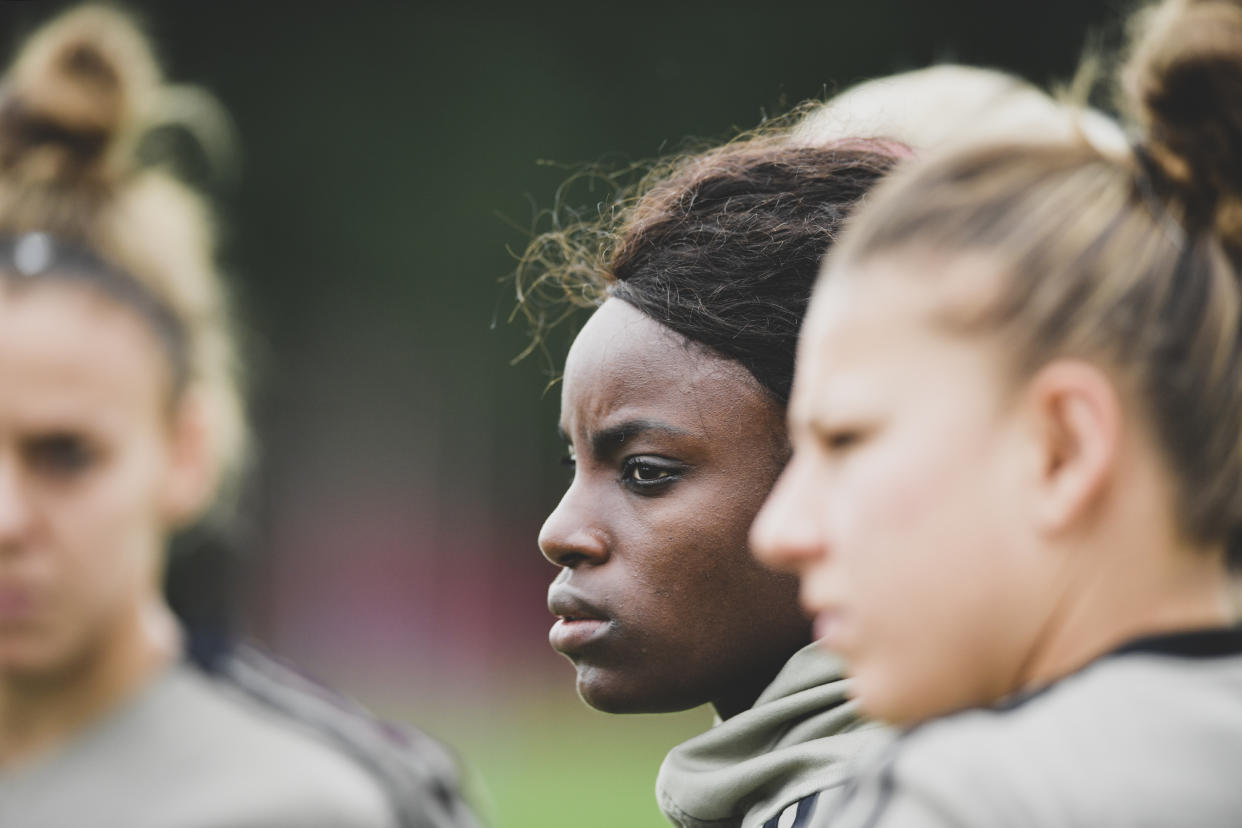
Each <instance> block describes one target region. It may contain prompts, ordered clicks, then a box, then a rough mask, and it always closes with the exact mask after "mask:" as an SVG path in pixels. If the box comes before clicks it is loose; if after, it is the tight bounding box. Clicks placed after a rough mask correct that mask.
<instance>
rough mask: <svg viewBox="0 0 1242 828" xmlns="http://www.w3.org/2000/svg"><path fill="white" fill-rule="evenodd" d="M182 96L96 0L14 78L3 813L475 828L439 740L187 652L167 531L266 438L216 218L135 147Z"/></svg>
mask: <svg viewBox="0 0 1242 828" xmlns="http://www.w3.org/2000/svg"><path fill="white" fill-rule="evenodd" d="M161 94H162V86H161V80H160V76H159V72H158V70H157V68H156V66H155V64H154V61H153V60H152V58H151V55H150V50H149V48H148V46H147V44H146V42H145V41H144V39H143V38H142V36H141V35H140V34H139V33H138V32H137V31H136V29H135V28H134V27H133V25H132V24H131V23H130V21H129V20H127V19H126V18H125V17H124V16H122V15H120V14H119V13H118V12H116V11H114V10H110V9H105V8H91V7H87V8H83V9H79V10H76V11H73V12H70V13H69V14H67V15H66V16H64V17H62V18H60V19H58V20H56V21H54V22H53V23H51V24H49V25H48V26H46V27H45V28H44V29H42V30H41V31H39V32H38V33H37V34H35V35H34V36H33V37H32V38H31V39H30V40H29V41H28V42H27V43H26V44H25V45H24V47H23V49H22V52H21V55H20V57H19V58H18V60H17V62H16V63H15V65H14V66H13V68H12V70H11V71H10V73H9V74H8V76H7V77H6V78H5V82H4V85H3V88H2V90H0V825H3V826H6V828H9V827H10V826H11V827H12V828H17V826H21V828H37V826H57V827H58V828H62V827H63V826H66V825H87V824H89V825H95V826H118V827H119V826H124V827H125V828H139V826H160V827H161V828H171V827H172V826H295V825H296V826H324V827H325V828H327V826H366V827H367V828H370V827H371V826H376V827H377V828H378V826H398V825H406V826H413V825H420V826H447V825H456V824H468V823H462V822H458V821H457V820H456V818H455V816H454V814H456V813H457V811H456V809H457V808H458V807H459V806H460V803H459V802H458V801H457V800H456V795H455V792H454V790H453V787H452V783H451V779H450V778H449V777H447V776H445V775H443V774H441V772H440V770H439V768H438V766H437V765H435V764H434V761H433V759H434V757H435V756H438V754H434V753H432V752H429V751H428V750H425V749H423V748H422V747H421V746H420V747H417V748H416V747H415V746H414V745H412V744H411V745H400V744H398V743H395V742H391V741H390V740H388V739H387V737H386V736H383V735H381V731H380V729H379V728H378V727H377V726H375V725H373V724H372V723H371V722H370V721H369V720H367V719H365V717H362V716H360V715H357V714H354V713H352V712H348V711H346V710H345V709H344V708H343V707H341V706H339V705H336V704H335V703H334V702H330V701H327V700H326V699H325V697H324V696H323V695H322V694H320V693H318V692H317V691H315V690H312V689H309V686H308V685H303V684H299V683H298V681H297V680H295V679H293V677H292V676H291V675H290V674H287V673H284V672H282V671H281V670H279V668H276V667H275V666H273V665H271V664H270V663H268V662H264V661H263V660H262V659H258V658H232V659H224V660H223V661H222V663H221V664H220V665H219V667H220V672H219V673H218V674H216V675H208V674H206V673H204V672H202V671H200V670H198V669H197V668H195V667H193V666H191V665H190V664H189V663H187V662H186V661H185V660H184V658H183V652H182V641H181V632H180V630H179V627H178V624H177V621H176V619H175V618H174V617H173V615H172V613H171V612H170V610H169V608H168V606H167V604H166V603H165V601H164V598H163V595H162V591H161V575H162V572H163V568H164V558H165V555H166V551H167V546H168V541H169V538H170V535H171V534H172V533H173V532H174V530H176V529H178V528H180V527H183V526H186V525H187V524H189V523H191V522H193V521H195V520H197V519H199V518H200V517H201V516H202V515H203V514H204V512H205V511H206V510H207V509H208V508H209V507H210V506H211V505H212V503H213V500H214V499H215V498H216V497H217V495H218V494H219V491H220V489H221V487H222V485H223V484H224V482H226V481H228V480H229V479H231V478H233V477H234V476H235V474H236V472H237V471H238V467H239V466H240V464H241V458H242V453H243V449H244V444H245V439H244V436H245V430H244V426H243V417H242V404H241V393H240V389H239V383H238V378H237V371H236V364H235V363H236V353H235V346H234V339H233V334H232V331H231V328H230V325H231V322H230V315H229V310H228V307H227V302H226V300H225V296H224V292H223V289H222V285H221V282H220V277H219V274H218V272H217V270H216V267H215V264H214V260H213V244H212V239H211V232H210V227H209V221H208V217H207V214H206V210H205V209H204V206H203V204H202V203H201V202H200V200H199V199H198V198H197V197H196V196H195V195H194V194H192V193H191V192H189V191H188V190H187V189H186V188H185V187H184V186H182V185H181V184H180V183H179V182H178V181H176V180H175V179H174V178H172V177H171V176H170V175H169V174H167V173H166V172H164V171H162V170H160V169H156V168H151V167H143V166H141V165H140V164H139V163H138V161H137V157H138V153H137V150H138V143H139V140H140V138H141V137H142V134H143V130H144V128H145V127H147V126H149V125H150V124H151V123H153V122H154V120H155V119H156V117H157V116H158V114H159V113H158V107H157V105H158V104H159V102H160V101H161ZM333 711H338V712H333Z"/></svg>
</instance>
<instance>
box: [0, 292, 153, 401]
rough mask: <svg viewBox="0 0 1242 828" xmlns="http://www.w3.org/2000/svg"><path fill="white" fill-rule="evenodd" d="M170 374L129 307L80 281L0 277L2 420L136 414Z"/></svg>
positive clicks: (150, 336) (151, 398)
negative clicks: (23, 281) (19, 281)
mask: <svg viewBox="0 0 1242 828" xmlns="http://www.w3.org/2000/svg"><path fill="white" fill-rule="evenodd" d="M164 373H165V368H164V366H163V363H162V360H161V353H160V351H159V344H158V342H157V341H156V339H155V337H154V335H153V334H151V333H150V332H149V331H148V330H147V329H146V327H145V326H144V325H143V323H142V322H141V320H139V319H138V318H137V317H136V315H135V314H133V313H132V312H130V311H129V310H128V309H126V308H123V307H120V306H118V305H117V304H116V303H115V302H113V301H111V300H109V299H106V298H104V297H102V296H97V295H95V294H94V292H92V291H90V290H87V289H84V288H82V287H80V286H75V285H67V284H58V283H45V284H40V285H37V286H29V285H22V286H19V287H14V286H12V285H7V284H5V283H4V281H3V280H0V424H2V423H5V422H9V421H10V420H15V421H16V424H21V425H37V424H38V423H39V422H40V421H44V420H48V421H50V420H56V419H62V418H63V419H73V418H80V417H85V416H89V417H92V418H95V419H103V420H107V419H120V418H122V417H124V418H130V417H132V416H133V415H134V412H135V410H136V409H140V408H141V407H143V406H147V405H149V404H150V403H151V402H156V403H158V401H159V400H160V399H161V394H162V392H163V389H164V385H165V384H166V380H165V377H164V376H163V374H164Z"/></svg>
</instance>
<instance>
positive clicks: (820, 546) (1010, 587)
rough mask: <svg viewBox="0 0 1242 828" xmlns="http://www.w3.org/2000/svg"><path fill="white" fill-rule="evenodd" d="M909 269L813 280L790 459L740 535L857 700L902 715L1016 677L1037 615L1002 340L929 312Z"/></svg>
mask: <svg viewBox="0 0 1242 828" xmlns="http://www.w3.org/2000/svg"><path fill="white" fill-rule="evenodd" d="M972 266H973V265H972ZM919 267H923V268H926V267H927V265H926V263H924V262H917V261H915V260H914V259H911V258H905V259H896V260H881V261H877V262H869V263H865V264H864V265H863V266H859V267H854V268H852V269H850V270H847V271H843V272H834V273H833V274H832V275H831V276H830V277H829V278H827V279H826V280H825V282H824V284H822V285H821V287H820V288H819V292H818V293H817V294H816V298H815V300H814V303H813V307H812V311H811V313H810V315H809V317H808V320H807V324H806V327H805V328H804V333H803V340H802V343H801V350H800V352H799V362H798V366H797V376H796V379H795V385H794V394H793V399H792V401H791V408H790V422H791V429H792V430H791V438H792V441H793V444H794V457H793V460H792V461H791V463H790V465H789V467H788V468H787V469H786V471H785V473H784V476H783V477H782V479H781V481H780V483H779V484H778V485H777V487H776V490H775V491H774V492H773V495H772V498H771V499H770V500H769V502H768V503H767V504H766V506H765V507H764V510H763V512H762V514H761V515H760V517H759V518H758V520H757V521H756V524H755V527H754V532H753V539H754V545H755V549H756V552H757V554H758V555H759V557H760V558H761V559H762V560H764V561H766V562H768V563H770V564H772V565H774V566H778V567H781V568H784V569H788V570H790V571H795V572H798V573H799V574H800V575H801V577H802V599H803V603H804V605H805V606H806V607H807V608H808V609H809V610H811V611H812V612H813V613H814V614H815V624H816V634H817V636H821V637H822V638H823V643H824V645H825V646H826V647H828V648H829V649H832V650H834V651H836V652H838V653H839V654H841V655H842V656H844V657H845V659H846V660H847V662H848V663H849V666H850V671H851V673H852V674H853V675H854V677H855V679H856V681H855V692H856V694H857V696H858V698H859V699H860V702H861V704H862V706H863V708H864V709H865V710H866V711H867V712H868V713H869V714H870V715H872V716H874V717H877V718H881V719H884V720H887V721H890V722H894V723H898V724H905V723H912V722H916V721H919V720H921V719H925V718H927V717H929V716H932V715H937V714H940V713H945V712H949V711H951V710H955V709H959V708H963V707H967V706H972V705H976V704H985V703H989V702H993V701H995V700H997V699H999V698H1000V697H1002V696H1004V695H1006V694H1007V693H1008V692H1010V691H1011V690H1013V689H1015V688H1014V682H1015V680H1016V677H1017V676H1018V675H1019V673H1020V672H1021V669H1022V664H1021V661H1022V658H1023V654H1024V653H1026V652H1028V651H1029V645H1030V642H1031V640H1032V639H1033V637H1034V636H1035V635H1036V630H1037V625H1038V623H1039V620H1040V619H1041V618H1043V616H1042V615H1041V613H1040V611H1039V610H1038V608H1037V606H1038V604H1039V602H1040V601H1041V597H1040V594H1041V587H1040V586H1039V584H1040V583H1042V578H1043V576H1042V574H1040V563H1039V561H1038V556H1037V555H1035V554H1034V553H1033V551H1032V550H1033V547H1032V544H1031V543H1030V532H1029V531H1028V527H1029V526H1030V521H1029V520H1028V519H1026V518H1025V517H1024V512H1023V508H1024V503H1023V497H1024V494H1023V492H1024V491H1025V489H1024V475H1029V472H1030V468H1031V463H1029V462H1028V461H1029V459H1030V458H1029V454H1030V452H1029V444H1028V443H1027V442H1026V441H1025V440H1024V438H1023V434H1024V431H1023V428H1022V424H1021V422H1020V417H1018V416H1017V415H1016V414H1015V413H1014V412H1013V410H1012V406H1011V405H1010V404H1009V399H1010V397H1009V395H1008V394H1007V392H1006V391H1005V389H1006V388H1007V386H1006V383H1005V377H1004V374H1003V367H1002V365H1001V361H1000V359H999V358H998V356H997V353H998V351H1000V346H999V345H998V344H997V343H995V342H990V341H989V340H987V339H986V338H984V337H967V336H962V335H960V334H955V333H952V332H950V331H948V330H947V329H946V328H944V327H943V326H942V325H940V324H938V323H937V322H936V321H935V318H934V313H935V311H936V309H937V304H936V303H937V302H942V301H943V299H942V298H941V297H942V296H943V292H942V291H940V290H938V289H937V287H922V286H920V285H919V281H920V280H919V279H916V278H910V274H911V273H914V272H916V271H917V269H918V268H919ZM922 281H923V283H924V284H927V280H926V279H924V280H922ZM931 284H933V285H936V286H941V285H943V284H944V281H943V280H937V279H935V278H932V279H931Z"/></svg>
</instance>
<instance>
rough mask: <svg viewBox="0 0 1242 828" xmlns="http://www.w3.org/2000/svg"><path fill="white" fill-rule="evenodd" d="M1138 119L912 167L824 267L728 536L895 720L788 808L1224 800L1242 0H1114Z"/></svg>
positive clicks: (993, 819)
mask: <svg viewBox="0 0 1242 828" xmlns="http://www.w3.org/2000/svg"><path fill="white" fill-rule="evenodd" d="M1141 23H1142V25H1141V26H1139V27H1138V28H1139V31H1140V36H1139V37H1138V39H1137V41H1136V45H1135V47H1134V50H1133V53H1132V55H1131V56H1130V58H1129V60H1128V63H1127V66H1126V70H1125V72H1124V76H1123V77H1124V87H1125V89H1126V98H1127V102H1128V105H1129V107H1130V109H1131V110H1132V111H1133V113H1134V114H1135V116H1136V119H1137V134H1139V135H1140V136H1141V137H1140V138H1139V140H1138V141H1137V143H1136V144H1135V145H1134V147H1133V148H1132V149H1128V150H1126V151H1124V152H1121V153H1118V152H1117V151H1115V149H1114V148H1112V147H1101V146H1098V145H1096V144H1095V143H1093V142H1092V141H1090V140H1088V138H1087V137H1086V136H1083V137H1081V138H1080V139H1079V140H1077V141H1069V142H1066V141H1058V142H1044V143H1040V142H1029V141H1028V142H1025V143H1022V144H1013V143H1003V142H1002V143H997V142H992V143H987V144H983V145H975V146H972V147H969V148H965V149H959V150H955V151H952V152H950V153H948V154H947V155H944V156H941V157H938V158H932V159H928V160H925V161H924V162H922V163H913V164H911V165H910V166H909V167H908V168H906V169H905V170H903V171H900V172H899V173H897V174H896V175H895V176H894V177H893V178H892V179H890V181H889V182H887V183H886V184H885V185H882V186H881V188H879V189H878V190H877V191H876V193H875V196H874V200H873V201H871V202H870V203H869V204H867V205H865V206H864V207H863V209H862V210H861V211H860V212H859V213H858V215H857V222H856V224H854V225H853V226H852V228H851V231H850V232H849V233H848V234H847V236H846V238H844V239H843V240H842V241H841V243H840V245H839V246H838V247H837V249H836V251H835V253H834V255H833V256H832V257H831V259H830V261H829V262H828V265H827V267H826V269H825V270H824V272H823V277H822V284H821V285H820V286H819V287H818V288H817V293H816V295H815V297H814V299H813V302H812V308H811V311H810V313H809V316H808V321H807V325H806V329H805V331H804V335H803V338H802V341H801V344H800V351H799V363H798V368H797V376H796V379H795V383H794V392H793V397H792V401H791V405H790V412H791V414H790V420H791V433H792V437H793V442H794V446H795V451H794V457H793V460H792V461H791V464H790V466H789V467H788V468H787V469H786V471H785V474H784V476H783V478H782V480H781V481H780V483H778V485H777V487H776V490H775V492H774V494H773V496H772V498H771V499H770V500H769V501H768V503H767V504H766V505H765V507H764V510H763V511H762V513H761V514H760V517H759V518H758V520H757V522H756V525H755V527H754V530H753V533H752V540H753V543H754V547H755V549H756V551H757V553H758V554H759V555H760V557H761V558H762V559H764V560H766V561H768V562H769V563H772V564H775V565H778V566H780V567H783V568H786V569H789V570H793V571H797V572H798V573H800V575H801V576H802V589H801V596H802V600H803V603H804V605H805V606H806V607H807V608H808V609H810V610H812V611H813V612H814V613H815V615H816V630H817V634H818V635H819V636H820V638H821V639H822V643H823V645H824V646H826V647H828V648H830V649H832V650H834V651H836V652H837V653H839V654H840V655H842V656H843V657H844V658H845V659H846V661H847V662H848V664H849V670H850V673H851V675H852V679H853V682H854V687H853V693H854V696H855V698H856V699H857V701H858V703H859V705H860V707H861V708H862V710H863V711H865V712H866V713H867V714H869V715H871V716H873V717H876V718H878V719H881V720H884V721H887V722H890V723H893V724H895V725H897V726H899V727H900V728H901V730H902V735H901V736H900V737H899V738H898V739H897V741H896V742H895V744H894V745H892V746H891V747H888V748H886V749H885V750H884V751H882V752H881V753H880V754H879V755H877V756H875V757H873V758H872V759H871V760H870V761H869V762H867V763H865V767H864V769H863V770H862V771H861V772H860V773H859V775H858V777H857V779H856V781H855V783H854V784H853V786H852V788H851V790H850V792H849V793H848V794H847V795H846V796H845V797H844V799H843V804H842V806H841V807H840V808H838V809H836V810H835V811H833V812H832V813H830V814H817V815H816V822H815V824H822V825H832V826H834V828H849V827H850V826H863V825H866V826H995V825H1008V826H1098V825H1109V826H1139V825H1195V826H1208V827H1209V828H1212V827H1214V826H1221V828H1223V827H1224V826H1233V825H1237V824H1238V815H1239V814H1242V789H1239V787H1238V785H1237V783H1236V780H1235V779H1234V775H1235V774H1234V769H1235V768H1236V767H1238V765H1239V764H1240V763H1242V697H1240V696H1239V688H1242V634H1240V633H1239V631H1238V630H1237V629H1236V628H1234V627H1233V626H1231V625H1232V623H1233V618H1232V610H1231V606H1230V600H1229V578H1228V565H1229V564H1230V563H1235V564H1236V563H1237V562H1238V560H1239V555H1240V554H1242V544H1240V543H1239V539H1240V538H1242V440H1239V434H1242V326H1240V324H1239V320H1240V319H1242V284H1240V283H1239V276H1240V272H1239V268H1240V266H1242V110H1240V109H1239V106H1240V101H1242V3H1238V2H1233V1H1232V0H1202V1H1201V2H1196V0H1170V2H1166V3H1164V4H1163V5H1161V6H1160V7H1158V8H1156V9H1155V10H1154V11H1153V12H1150V13H1147V14H1145V15H1143V16H1142V18H1141Z"/></svg>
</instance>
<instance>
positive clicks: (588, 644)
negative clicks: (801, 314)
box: [539, 299, 810, 717]
mask: <svg viewBox="0 0 1242 828" xmlns="http://www.w3.org/2000/svg"><path fill="white" fill-rule="evenodd" d="M781 417H782V412H781V410H780V407H779V406H778V405H777V404H776V403H774V402H773V401H772V400H771V399H770V398H769V396H768V395H767V394H766V392H765V391H764V390H763V389H762V387H761V386H760V385H759V384H758V382H756V381H755V379H754V378H753V377H752V376H751V375H750V374H749V373H748V372H747V371H746V370H745V369H744V368H742V367H741V366H740V365H739V364H737V363H735V362H733V361H730V360H726V359H723V358H721V357H718V356H715V355H711V354H709V353H706V352H705V351H704V349H702V348H700V347H698V346H696V345H694V344H692V343H690V342H688V341H687V340H686V339H685V338H683V337H681V336H680V335H678V334H676V333H674V332H673V331H671V330H670V329H668V328H666V327H664V326H663V325H660V324H659V323H657V322H655V321H654V320H652V319H650V318H649V317H647V316H645V315H643V314H642V313H640V312H639V311H637V310H635V309H634V308H633V307H631V306H630V305H627V304H626V303H624V302H622V301H620V300H617V299H611V300H609V301H607V302H606V303H605V304H604V305H603V306H602V307H601V308H600V309H599V310H598V311H597V312H596V313H595V315H594V316H593V317H592V318H591V320H590V321H589V322H588V323H587V325H586V327H584V328H583V330H582V333H581V334H579V336H578V338H577V340H576V341H575V342H574V345H573V348H572V350H571V351H570V355H569V359H568V361H567V362H566V365H565V377H564V385H563V391H562V397H561V429H562V431H563V432H564V434H565V437H566V440H567V442H568V443H569V445H570V456H571V458H572V461H573V464H574V477H573V482H572V484H571V485H570V487H569V490H568V491H567V492H566V493H565V496H564V498H563V499H562V500H561V502H560V505H559V506H557V508H556V511H555V512H553V513H552V514H551V515H550V516H549V517H548V520H547V522H546V523H545V524H544V526H543V530H542V531H541V532H540V535H539V545H540V548H541V549H542V550H543V554H544V555H545V557H547V558H548V560H550V561H551V562H552V563H554V564H556V565H557V566H559V567H560V568H561V571H560V573H559V574H558V576H557V578H556V580H555V581H554V582H553V584H552V587H551V589H550V590H549V593H548V604H549V608H550V609H551V611H552V614H553V615H555V616H557V618H558V620H557V621H556V623H555V624H554V625H553V627H552V631H551V634H550V640H551V643H552V646H553V647H555V648H556V649H557V650H559V651H560V652H561V653H563V654H564V655H565V656H566V657H568V658H569V660H570V661H572V662H573V664H574V666H575V668H576V669H577V673H578V691H579V693H581V695H582V697H583V699H585V700H586V702H587V703H588V704H590V705H592V706H594V707H597V708H599V709H601V710H606V711H609V712H616V713H623V712H664V711H672V710H683V709H687V708H690V707H694V706H697V705H700V704H704V703H706V702H711V703H713V704H714V705H715V706H716V708H717V711H718V712H719V713H720V714H721V715H722V716H726V717H727V716H729V715H732V714H733V713H736V712H739V711H740V710H743V709H745V708H747V707H749V706H750V705H751V704H752V703H753V701H754V699H755V697H756V696H757V695H758V694H759V692H760V691H761V690H762V689H763V687H764V686H766V685H767V684H768V683H769V682H770V681H771V680H772V679H773V678H774V677H775V675H776V673H777V671H779V669H780V667H781V665H783V664H784V662H785V661H786V660H787V659H788V657H789V656H790V655H791V654H792V653H793V652H794V651H796V650H797V649H798V648H799V647H801V646H802V645H804V644H806V643H808V642H809V641H810V624H809V622H808V621H807V620H806V618H805V617H804V616H803V615H802V613H801V612H800V610H799V609H798V607H797V596H796V592H797V584H796V581H794V580H793V579H791V578H790V577H789V576H786V575H778V574H774V573H772V572H769V571H767V570H765V569H763V568H762V567H760V566H759V565H758V564H757V563H756V562H755V561H754V560H753V558H752V557H751V555H750V552H749V548H748V544H747V531H748V529H749V527H750V523H751V520H752V519H753V518H754V516H755V513H756V512H757V511H758V509H759V506H760V504H761V503H762V502H763V499H764V497H765V496H766V495H767V493H768V491H769V490H770V488H771V486H772V483H773V482H774V481H775V480H776V477H777V475H778V474H779V473H780V469H781V467H782V464H783V462H784V459H785V456H786V454H787V448H786V440H785V431H784V426H783V424H782V422H781Z"/></svg>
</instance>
